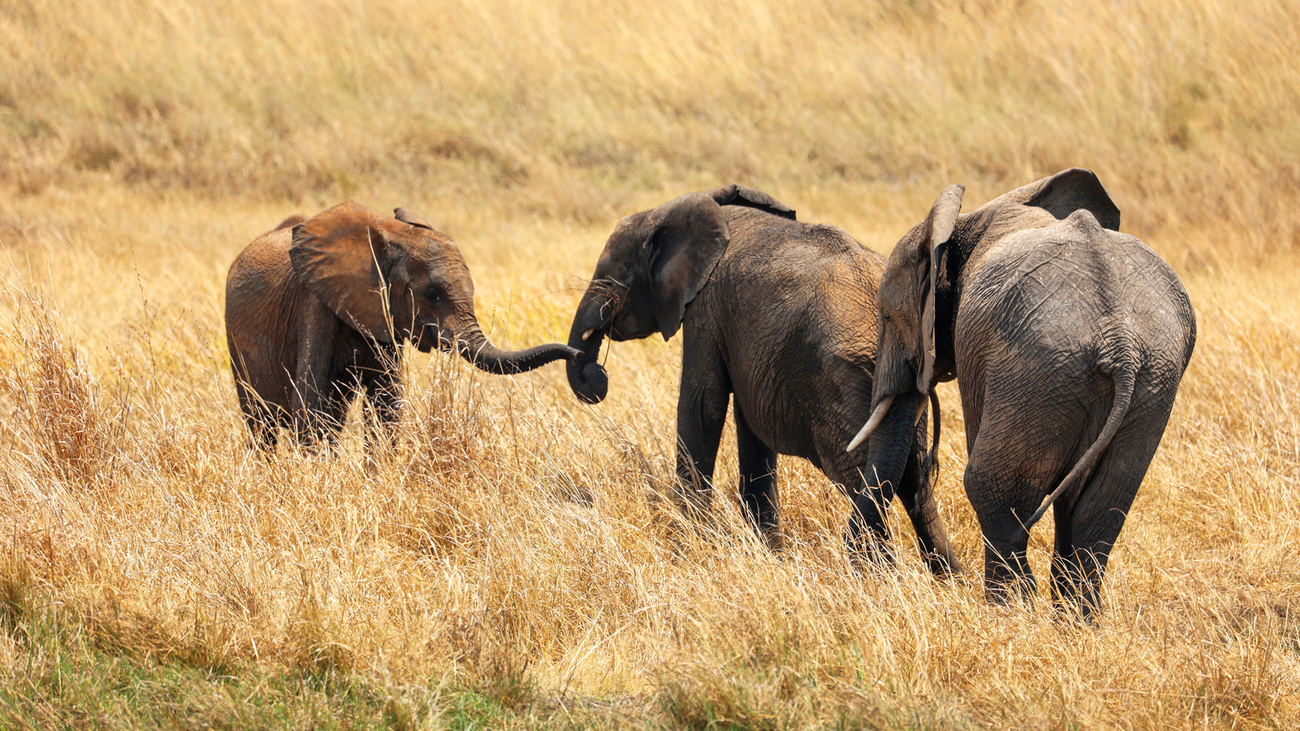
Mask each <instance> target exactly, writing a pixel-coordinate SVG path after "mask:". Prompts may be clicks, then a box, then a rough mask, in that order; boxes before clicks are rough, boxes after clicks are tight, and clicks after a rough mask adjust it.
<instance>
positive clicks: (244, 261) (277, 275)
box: [226, 227, 293, 298]
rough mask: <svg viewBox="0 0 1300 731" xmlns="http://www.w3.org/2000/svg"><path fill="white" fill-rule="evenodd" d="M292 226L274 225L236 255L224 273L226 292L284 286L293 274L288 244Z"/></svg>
mask: <svg viewBox="0 0 1300 731" xmlns="http://www.w3.org/2000/svg"><path fill="white" fill-rule="evenodd" d="M292 243H293V230H292V228H289V227H285V228H277V229H275V230H274V231H270V232H268V233H265V234H262V235H261V236H259V237H257V238H256V239H254V240H253V242H252V243H251V244H249V245H248V246H246V247H244V250H243V251H241V252H240V253H239V255H238V256H236V257H235V261H234V262H233V263H232V264H231V265H230V270H229V272H228V273H227V275H226V295H227V298H230V297H232V296H233V297H241V296H249V295H251V294H252V293H253V292H256V291H261V290H265V289H267V288H269V287H274V286H283V285H284V284H285V283H287V281H288V280H290V279H291V278H293V264H292V263H291V262H290V260H289V246H290V245H291V244H292Z"/></svg>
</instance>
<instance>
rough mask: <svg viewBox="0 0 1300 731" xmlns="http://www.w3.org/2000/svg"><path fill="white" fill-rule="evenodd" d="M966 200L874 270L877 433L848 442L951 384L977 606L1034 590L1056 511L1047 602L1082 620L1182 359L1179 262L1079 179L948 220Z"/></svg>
mask: <svg viewBox="0 0 1300 731" xmlns="http://www.w3.org/2000/svg"><path fill="white" fill-rule="evenodd" d="M964 191H965V188H964V187H963V186H960V185H954V186H951V187H949V188H948V189H946V190H945V191H943V193H942V194H941V195H940V196H939V199H938V200H937V201H936V202H935V204H934V207H933V208H932V209H931V210H930V214H929V216H928V217H927V218H926V219H925V221H924V222H922V223H920V224H918V225H917V226H916V227H914V228H913V229H912V230H911V231H910V232H909V233H908V234H907V235H906V236H905V237H903V239H902V240H901V241H899V243H898V245H897V246H896V247H895V248H894V251H893V253H892V255H891V256H890V258H889V263H888V264H887V266H886V267H885V273H884V276H883V277H882V279H881V283H880V301H881V311H880V324H879V337H880V341H879V357H878V364H877V367H876V383H875V390H874V393H873V399H872V404H873V416H874V417H875V418H873V419H872V421H873V422H876V423H878V426H877V427H876V429H875V431H874V432H873V433H872V432H871V430H870V429H868V428H866V427H864V429H863V431H862V432H860V433H859V436H858V438H856V439H855V440H854V442H853V443H852V444H851V445H850V450H853V448H854V447H855V446H856V445H857V444H858V443H860V442H861V440H862V439H863V438H864V437H866V436H867V434H868V433H870V436H869V439H868V441H869V450H868V451H871V452H875V451H877V450H878V448H877V444H879V443H881V442H885V443H889V442H891V441H895V440H896V439H897V437H896V436H895V432H896V431H897V430H896V429H895V430H893V431H891V429H890V427H891V425H892V424H894V423H896V422H903V423H910V422H911V419H912V418H913V412H912V411H911V410H910V409H908V408H904V407H901V406H900V404H901V403H903V402H904V400H905V399H908V398H911V399H915V398H916V397H917V395H918V394H931V393H933V389H934V384H935V383H936V382H938V381H946V380H951V379H953V378H956V379H957V385H958V388H959V390H960V392H961V399H962V408H963V410H964V414H965V421H966V440H967V441H966V451H967V453H968V455H969V461H968V463H967V467H966V474H965V485H966V494H967V496H968V497H969V498H970V501H971V504H972V505H973V506H974V508H975V513H976V515H977V516H978V518H979V523H980V530H981V532H982V533H983V535H984V545H985V554H984V579H985V588H986V591H987V592H988V595H989V597H990V598H991V599H994V600H1005V599H1006V598H1007V597H1008V596H1010V595H1011V594H1012V592H1015V591H1019V592H1022V593H1023V594H1024V595H1025V596H1032V595H1033V594H1034V592H1035V585H1034V578H1033V575H1032V574H1031V572H1030V570H1029V565H1028V563H1026V560H1025V551H1026V546H1027V544H1028V540H1029V529H1030V528H1031V527H1032V526H1033V524H1034V523H1035V522H1036V521H1037V520H1038V519H1039V518H1040V517H1042V515H1043V514H1044V513H1045V511H1046V510H1047V509H1048V507H1049V505H1050V507H1051V509H1052V510H1053V511H1054V512H1055V522H1056V541H1055V551H1054V555H1053V559H1052V589H1053V596H1054V597H1055V600H1056V602H1057V604H1058V606H1068V605H1073V606H1075V607H1076V608H1077V609H1078V610H1079V612H1081V614H1082V615H1083V616H1084V617H1085V618H1091V617H1093V616H1094V615H1095V613H1096V611H1097V610H1098V602H1099V598H1100V590H1101V582H1102V578H1103V576H1104V574H1105V569H1106V561H1107V559H1108V557H1109V554H1110V550H1111V547H1112V546H1113V545H1114V543H1115V539H1116V538H1117V537H1118V536H1119V532H1120V529H1121V528H1122V527H1123V525H1124V519H1125V516H1126V514H1127V512H1128V510H1129V506H1130V505H1131V504H1132V502H1133V498H1134V496H1135V495H1136V494H1137V490H1138V486H1139V485H1140V484H1141V482H1142V478H1143V476H1144V475H1145V474H1146V470H1147V467H1148V465H1149V464H1150V463H1151V458H1152V456H1153V455H1154V454H1155V451H1156V447H1157V445H1158V444H1159V443H1160V437H1161V435H1162V434H1163V433H1164V429H1165V424H1166V422H1167V421H1168V419H1169V413H1170V410H1171V409H1172V408H1173V404H1174V396H1175V393H1176V392H1177V390H1178V382H1179V380H1180V379H1181V378H1182V375H1183V371H1184V370H1185V369H1186V367H1187V363H1188V360H1189V359H1190V358H1191V355H1192V349H1193V347H1194V345H1195V342H1196V320H1195V316H1194V315H1193V313H1192V307H1191V303H1190V302H1189V301H1188V299H1187V292H1186V291H1185V290H1184V289H1183V285H1182V283H1181V282H1180V281H1179V279H1178V276H1177V275H1176V274H1175V273H1174V271H1173V269H1171V268H1170V267H1169V265H1168V264H1167V263H1166V262H1165V261H1164V260H1162V259H1161V258H1160V257H1159V256H1157V255H1156V254H1155V252H1153V251H1151V249H1149V248H1147V247H1146V245H1144V244H1143V243H1142V242H1141V241H1139V240H1138V239H1136V238H1134V237H1132V236H1128V235H1125V234H1121V233H1118V229H1119V209H1118V208H1116V206H1115V204H1114V203H1113V202H1112V201H1111V199H1110V196H1109V195H1108V194H1107V193H1106V190H1105V188H1103V187H1102V185H1101V182H1100V181H1098V180H1097V177H1096V176H1095V175H1094V174H1093V173H1092V172H1091V171H1088V170H1081V169H1071V170H1066V171H1064V172H1061V173H1058V174H1056V175H1053V176H1051V177H1048V178H1044V179H1042V180H1039V181H1038V182H1036V183H1033V184H1031V185H1027V186H1025V187H1023V188H1019V189H1017V190H1014V191H1012V192H1010V193H1007V194H1006V195H1003V196H1001V197H1000V198H997V199H995V200H993V201H991V202H989V203H987V204H985V205H984V206H983V207H981V208H979V209H978V210H976V211H973V212H971V213H967V214H964V215H959V214H960V210H961V199H962V194H963V193H964ZM869 426H870V424H869ZM865 472H866V474H867V475H871V474H872V471H871V469H870V468H868V469H867V470H865ZM870 492H871V490H868V491H866V492H865V493H864V495H869V494H870Z"/></svg>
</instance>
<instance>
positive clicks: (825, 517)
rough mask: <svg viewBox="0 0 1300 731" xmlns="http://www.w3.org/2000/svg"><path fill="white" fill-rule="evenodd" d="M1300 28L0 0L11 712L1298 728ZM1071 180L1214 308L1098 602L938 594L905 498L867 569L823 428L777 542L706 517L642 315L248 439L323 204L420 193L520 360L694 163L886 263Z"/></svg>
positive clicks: (1179, 7) (612, 9)
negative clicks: (528, 366) (612, 242)
mask: <svg viewBox="0 0 1300 731" xmlns="http://www.w3.org/2000/svg"><path fill="white" fill-rule="evenodd" d="M1297 29H1300V17H1298V16H1297V10H1296V6H1295V5H1294V4H1292V3H1286V2H1280V1H1279V2H1266V1H1264V0H1251V1H1250V2H1246V3H1228V2H1216V1H1215V0H1199V1H1198V2H1192V1H1190V0H1188V1H1187V2H1182V1H1180V0H1155V1H1154V2H1150V3H1144V4H1139V5H1136V6H1135V5H1132V4H1127V3H1118V2H1116V3H1094V4H1089V5H1087V6H1081V7H1080V8H1079V9H1077V10H1073V9H1061V8H1057V7H1055V6H1054V5H1049V4H1039V3H1034V2H1019V3H1012V2H969V3H924V2H922V3H881V4H877V5H869V6H866V7H862V6H861V5H860V4H857V3H848V2H839V1H837V0H825V1H824V2H811V3H809V2H800V3H794V2H788V1H787V0H773V1H772V2H766V3H764V2H757V3H756V2H747V3H726V4H714V5H711V6H710V8H709V9H708V10H704V9H701V8H699V7H697V6H696V5H694V4H690V3H680V4H674V3H668V4H663V3H659V4H644V3H641V4H634V3H620V2H614V3H610V2H604V3H594V2H593V3H566V4H564V8H563V9H555V8H552V7H549V6H548V4H543V3H536V2H533V1H532V0H519V1H517V2H487V3H464V4H458V3H454V2H449V3H443V4H440V5H439V6H437V7H436V8H435V7H431V6H429V5H428V4H427V3H414V2H404V1H403V0H385V1H384V2H373V3H368V4H360V3H344V2H336V1H335V0H319V1H317V2H307V1H306V0H285V1H283V2H274V3H257V4H253V3H249V4H246V5H239V6H235V7H223V8H220V9H217V8H216V6H214V7H213V8H212V9H208V8H207V7H206V6H202V7H200V6H197V5H196V6H194V7H185V6H178V5H176V4H174V3H161V2H156V3H155V2H148V1H145V0H133V1H132V2H127V3H122V4H120V5H119V6H118V7H116V8H114V9H112V10H110V9H108V8H107V7H106V6H102V5H100V4H92V3H84V2H68V3H59V4H50V3H42V2H31V3H24V2H16V3H10V4H9V5H6V6H5V7H3V8H0V39H3V40H0V68H4V69H6V72H5V73H3V74H0V310H2V311H3V319H2V321H0V409H3V416H2V417H0V445H3V448H2V449H0V505H3V506H4V508H3V510H0V727H17V728H22V727H32V728H37V727H42V726H47V725H50V724H61V725H65V726H103V727H135V726H142V727H156V726H163V727H175V726H179V727H192V728H206V727H225V728H256V727H266V726H278V727H358V726H406V727H423V726H432V727H482V726H528V725H538V724H550V725H555V726H569V725H581V726H618V725H626V724H636V725H641V726H656V727H658V726H672V727H676V726H687V727H710V726H716V727H763V728H792V727H808V726H812V727H857V726H888V727H915V726H946V727H970V726H1003V727H1007V726H1029V727H1075V726H1081V727H1094V726H1128V727H1157V726H1158V727H1164V726H1182V727H1191V726H1196V727H1204V726H1209V727H1246V728H1289V727H1293V726H1295V725H1296V723H1297V721H1300V568H1297V567H1300V542H1298V541H1300V490H1298V489H1297V484H1300V346H1298V345H1297V343H1300V279H1298V278H1297V277H1296V276H1295V271H1296V267H1297V265H1298V264H1300V214H1297V213H1296V211H1298V210H1300V206H1297V203H1300V122H1298V121H1297V118H1296V117H1295V114H1294V110H1295V109H1296V108H1298V107H1300V68H1298V67H1300V61H1298V60H1297V58H1298V57H1297V56H1296V54H1295V53H1294V48H1295V47H1296V45H1297V43H1300V37H1297V34H1298V33H1300V30H1297ZM1071 165H1082V166H1086V167H1091V168H1093V169H1095V170H1097V171H1098V173H1099V174H1100V175H1101V177H1102V180H1103V182H1104V183H1105V184H1106V185H1107V187H1108V188H1109V190H1110V191H1111V192H1112V194H1113V195H1114V197H1115V199H1116V200H1117V202H1118V204H1119V205H1120V208H1121V209H1122V211H1123V214H1124V226H1123V228H1124V229H1125V230H1127V231H1131V232H1133V233H1136V234H1138V235H1140V236H1142V237H1144V238H1145V239H1146V240H1147V241H1148V242H1149V243H1150V244H1151V245H1152V246H1153V247H1154V248H1155V249H1156V250H1157V251H1159V252H1160V253H1161V254H1163V255H1164V256H1165V257H1166V258H1168V259H1169V260H1170V261H1171V263H1173V264H1174V266H1175V268H1177V269H1178V271H1179V272H1180V274H1181V275H1182V276H1183V277H1184V280H1185V282H1186V284H1187V287H1188V290H1189V292H1190V294H1191V297H1192V302H1193V305H1194V306H1195V307H1196V309H1197V315H1198V321H1199V329H1200V337H1199V340H1198V345H1197V351H1196V354H1195V356H1194V358H1193V360H1192V364H1191V367H1190V369H1189V371H1188V373H1187V376H1186V378H1185V380H1184V383H1183V387H1182V390H1181V392H1180V396H1179V401H1178V405H1177V406H1176V408H1175V410H1174V415H1173V419H1172V421H1171V423H1170V427H1169V430H1168V432H1167V433H1166V436H1165V441H1164V443H1163V446H1162V448H1161V450H1160V452H1159V453H1158V455H1157V457H1156V461H1155V463H1154V464H1153V465H1152V468H1151V471H1150V472H1149V474H1148V476H1147V480H1146V483H1145V484H1144V486H1143V488H1142V492H1141V493H1140V494H1139V496H1138V499H1137V502H1136V503H1135V505H1134V508H1133V511H1132V513H1131V516H1130V518H1129V521H1128V523H1127V525H1126V528H1125V532H1124V533H1123V535H1122V536H1121V539H1120V543H1119V545H1118V546H1117V548H1116V550H1115V553H1114V555H1113V560H1112V567H1113V568H1112V572H1111V575H1110V576H1109V578H1108V584H1107V594H1106V604H1107V606H1106V614H1105V616H1104V618H1103V621H1102V625H1101V627H1100V628H1098V629H1082V628H1078V627H1074V626H1072V625H1068V624H1063V623H1058V622H1054V621H1053V620H1052V617H1051V613H1050V612H1049V611H1044V609H1045V607H1044V605H1043V603H1042V602H1040V604H1039V607H1038V608H1037V609H1030V608H1027V607H1014V608H1009V609H1008V608H996V607H991V606H988V605H986V604H984V602H983V601H982V598H981V590H980V587H979V586H978V584H962V583H957V584H938V583H935V582H934V581H933V580H931V579H930V578H929V577H928V575H926V574H925V572H924V569H923V568H922V567H921V565H920V562H919V560H918V558H917V557H916V556H915V552H914V551H911V550H908V549H906V547H905V546H906V544H909V543H910V541H911V534H910V529H909V528H908V527H907V525H906V523H907V522H906V520H905V519H904V516H903V515H902V514H901V510H898V509H897V508H896V509H895V514H894V515H893V517H892V525H893V526H895V528H896V530H897V536H896V537H897V540H898V541H899V542H900V543H902V544H904V550H902V551H900V554H901V555H902V557H903V560H902V562H901V565H900V566H899V567H898V569H897V570H896V571H891V572H884V573H880V574H867V575H862V574H859V573H856V572H855V571H854V570H853V569H852V568H851V567H850V566H849V565H848V564H847V562H846V560H845V558H844V556H843V555H842V552H841V534H842V530H843V526H844V522H845V519H846V513H847V509H848V504H847V501H845V500H844V499H843V497H842V496H841V495H840V494H839V493H837V492H836V491H835V490H834V488H832V487H831V486H830V485H829V484H828V482H827V481H826V479H825V478H824V477H823V476H822V475H820V473H818V472H816V471H815V470H813V469H812V468H811V467H810V466H809V465H807V464H805V463H802V462H798V461H796V460H792V459H785V460H783V461H782V464H781V468H780V478H779V479H780V481H781V490H782V507H783V510H784V513H783V516H782V519H783V521H784V525H785V527H786V530H787V532H788V534H789V538H790V540H789V545H790V548H789V550H788V551H787V552H786V553H785V554H783V555H782V556H780V557H775V556H772V555H771V554H769V553H768V552H767V551H766V550H765V549H763V548H762V547H760V546H759V545H758V544H757V543H756V542H755V541H754V540H753V539H752V537H751V536H750V534H749V531H748V528H747V527H746V526H745V525H744V524H743V522H742V521H741V519H740V516H739V512H738V506H737V505H736V501H735V500H734V498H729V499H719V500H717V501H716V505H715V511H714V516H713V519H712V521H711V522H710V524H709V525H705V526H697V527H696V528H694V529H692V530H681V529H679V528H676V527H674V526H678V525H679V523H678V522H676V521H675V520H674V516H673V515H672V511H671V508H670V507H669V505H668V504H667V503H666V501H665V500H663V499H662V494H663V492H664V491H665V490H666V489H667V488H668V485H669V484H670V482H669V481H670V478H671V474H672V461H671V460H672V454H673V446H674V444H673V420H674V414H675V400H676V379H677V372H678V366H677V358H678V353H679V347H680V345H679V343H678V342H677V341H674V342H672V343H667V344H665V343H662V342H655V341H653V340H647V341H643V342H636V343H620V344H614V347H613V349H612V350H611V352H610V353H609V356H608V362H607V365H608V367H609V371H610V376H611V390H610V397H609V399H607V400H606V401H605V402H604V403H603V404H601V405H600V406H596V407H588V406H582V405H580V404H578V403H577V401H576V399H575V398H574V397H573V396H572V394H571V393H570V392H569V391H568V388H567V385H566V384H565V382H564V378H563V372H562V369H560V368H558V367H555V366H552V367H548V368H546V369H543V370H541V371H538V372H536V373H533V374H528V375H524V376H518V377H513V378H492V377H489V376H486V375H483V374H479V373H476V372H474V371H472V370H471V369H469V368H468V367H467V366H465V364H463V363H461V362H459V361H452V360H450V359H448V358H446V357H445V356H439V355H436V354H435V355H433V356H424V355H420V354H417V353H413V356H414V357H413V358H411V361H410V363H409V365H408V369H409V372H408V384H409V390H408V396H409V408H408V409H407V412H406V416H405V419H404V421H403V423H402V425H401V430H400V445H399V448H398V449H397V450H396V451H395V452H394V453H391V454H386V455H382V456H380V457H378V458H376V459H367V458H366V456H365V455H364V453H363V451H362V449H361V438H360V435H359V433H358V432H357V430H356V428H355V426H354V427H353V428H350V429H349V432H348V435H347V438H346V439H345V441H344V444H343V447H342V449H341V450H340V454H339V455H338V456H337V457H334V458H330V457H323V456H318V455H313V454H309V453H301V452H297V451H295V450H292V449H282V450H281V451H280V452H279V453H277V454H276V455H275V456H274V457H273V458H272V459H260V458H258V457H257V456H255V455H252V454H250V453H249V452H248V451H247V450H246V448H245V437H244V434H243V431H242V425H241V423H240V421H239V416H238V412H237V409H236V405H235V401H234V394H233V387H232V384H231V381H230V375H229V370H228V364H227V360H226V353H225V344H224V335H223V331H222V324H221V314H220V313H221V306H222V303H221V296H222V292H223V287H224V275H225V270H226V267H227V266H228V265H229V262H230V261H231V260H232V259H233V257H234V255H235V254H236V253H237V252H238V251H239V250H240V248H242V247H243V246H244V245H245V244H247V243H248V242H249V241H251V240H252V239H253V238H254V237H255V236H256V235H257V234H259V233H261V232H262V231H264V230H266V229H267V228H269V227H271V226H272V225H274V224H275V223H277V222H278V221H279V220H281V219H282V218H284V217H285V216H286V215H288V214H289V213H293V212H305V213H311V212H314V211H316V210H320V209H321V208H323V207H324V206H326V205H328V204H330V203H333V202H336V201H337V200H339V199H342V198H344V197H349V196H350V197H355V198H357V199H359V200H362V201H363V202H366V203H368V204H370V205H373V206H374V207H376V208H381V209H382V208H392V207H394V206H398V205H406V206H409V207H411V208H412V209H413V210H415V211H417V212H419V213H420V214H421V215H423V216H425V217H426V218H428V219H429V220H430V221H431V222H433V223H434V225H435V226H436V227H438V228H440V229H442V230H444V231H446V232H448V233H449V234H450V235H452V236H453V238H455V239H456V240H457V241H458V242H459V244H460V246H461V249H462V251H463V252H464V253H465V256H466V259H467V260H468V262H469V264H470V268H471V271H473V273H474V276H475V281H476V284H477V288H478V305H479V311H480V315H481V317H482V319H483V322H484V325H485V327H486V328H487V329H488V330H489V333H490V335H491V336H492V337H493V338H494V339H495V340H497V341H499V342H500V343H501V344H503V345H506V346H521V345H525V344H532V343H535V342H540V341H547V340H557V339H561V338H563V337H564V335H565V334H566V333H567V322H568V317H569V316H570V315H571V314H572V309H573V307H574V305H575V304H576V302H577V299H578V295H579V293H580V291H581V289H582V288H583V286H584V285H585V281H586V277H587V276H588V275H589V273H590V271H591V269H592V268H593V267H594V264H595V257H596V255H597V253H598V252H599V250H600V248H601V246H602V244H603V241H604V238H605V236H606V235H607V234H608V232H609V231H610V229H611V228H612V227H613V224H614V223H615V222H616V221H617V219H618V218H619V217H620V216H622V215H626V214H628V213H631V212H634V211H636V210H640V209H643V208H646V207H649V206H653V205H656V204H658V203H660V202H662V201H664V200H666V199H667V198H669V197H672V196H674V195H677V194H679V193H681V192H684V191H688V190H695V189H702V188H706V187H710V186H714V185H718V184H723V183H727V182H733V181H736V182H743V183H746V184H748V185H751V186H754V187H757V188H760V189H763V190H766V191H768V192H771V193H772V194H774V195H775V196H776V197H777V198H779V199H781V200H782V201H784V202H786V203H788V204H790V205H792V206H793V207H795V208H797V209H798V210H799V211H800V217H801V218H804V219H806V220H816V221H822V222H826V223H833V224H836V225H839V226H842V227H844V228H845V229H847V230H848V231H849V232H850V233H851V234H853V235H854V236H855V237H857V238H858V239H859V240H860V241H862V242H863V243H864V244H865V245H867V246H869V247H871V248H874V249H876V250H878V251H882V252H885V251H888V249H889V248H890V247H891V246H892V245H893V242H894V241H895V240H896V239H897V237H898V236H899V235H901V234H902V233H903V232H904V231H905V230H906V229H907V227H908V226H910V225H911V224H912V223H914V222H915V221H917V220H919V219H920V218H921V217H922V216H923V215H924V213H925V211H926V210H927V209H928V206H929V203H930V201H931V200H932V198H933V196H934V195H936V194H937V192H938V191H939V190H941V189H942V187H943V186H944V185H946V184H948V183H951V182H965V183H968V185H969V188H968V193H967V200H968V201H969V204H968V206H967V208H968V209H969V208H973V207H974V206H976V205H978V204H979V203H982V202H983V201H985V200H987V199H989V198H991V197H993V196H995V195H997V194H999V193H1001V192H1003V191H1005V190H1007V189H1009V188H1011V187H1014V186H1017V185H1020V184H1023V183H1026V182H1029V181H1031V180H1034V179H1036V178H1038V177H1040V176H1042V175H1045V174H1048V173H1051V172H1055V171H1056V170H1058V169H1060V168H1063V167H1068V166H1071ZM940 389H941V390H940V395H941V398H942V399H943V402H944V404H945V414H944V418H945V423H944V430H943V434H944V439H943V444H942V455H943V469H942V474H941V479H940V484H939V487H938V490H939V495H940V500H941V504H942V511H943V515H944V519H945V521H947V523H948V526H949V530H950V533H951V534H952V535H953V536H954V540H955V541H956V543H957V546H958V550H959V553H960V556H961V558H962V559H963V560H964V561H965V562H966V563H967V565H968V566H978V565H979V558H980V555H981V554H980V546H979V538H978V536H979V533H978V529H977V526H976V523H975V519H974V516H973V514H972V512H971V510H970V507H969V505H968V504H967V502H966V500H965V497H964V494H963V492H962V488H961V481H960V475H961V471H962V468H963V466H964V454H965V438H964V434H963V433H962V428H961V415H960V410H959V403H958V399H957V394H956V390H955V388H954V387H952V385H951V384H948V385H944V386H941V387H940ZM734 460H735V452H734V444H733V442H732V441H731V439H730V437H728V439H727V440H726V441H725V442H724V447H723V454H722V455H721V459H720V462H719V464H721V465H724V468H723V469H721V470H720V489H721V491H722V493H723V494H724V495H732V494H733V493H734V486H735V476H734V474H733V473H734V467H725V466H726V465H734V464H735V462H734ZM1050 520H1051V518H1050V516H1049V517H1048V518H1047V519H1046V520H1045V522H1049V523H1050ZM1050 535H1051V531H1050V525H1044V526H1043V527H1041V528H1039V529H1038V530H1037V531H1035V536H1034V537H1033V539H1032V540H1031V561H1032V562H1033V563H1034V567H1035V570H1036V572H1037V573H1038V574H1039V575H1040V576H1044V575H1045V574H1046V563H1047V557H1048V553H1049V551H1050V545H1049V542H1050Z"/></svg>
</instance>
